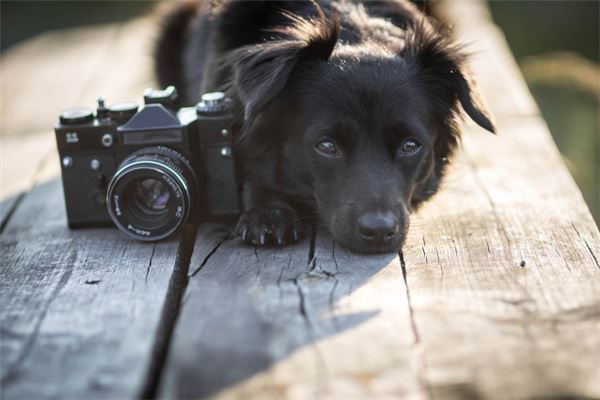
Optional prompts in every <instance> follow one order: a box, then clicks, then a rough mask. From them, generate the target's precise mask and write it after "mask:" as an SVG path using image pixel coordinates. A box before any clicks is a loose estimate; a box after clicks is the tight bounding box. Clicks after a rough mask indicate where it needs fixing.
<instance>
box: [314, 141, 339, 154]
mask: <svg viewBox="0 0 600 400" xmlns="http://www.w3.org/2000/svg"><path fill="white" fill-rule="evenodd" d="M315 147H316V148H317V150H318V151H319V153H323V154H325V155H328V156H333V155H336V154H338V149H337V148H336V147H335V144H334V143H333V142H332V141H331V140H321V141H320V142H319V143H317V145H316V146H315Z"/></svg>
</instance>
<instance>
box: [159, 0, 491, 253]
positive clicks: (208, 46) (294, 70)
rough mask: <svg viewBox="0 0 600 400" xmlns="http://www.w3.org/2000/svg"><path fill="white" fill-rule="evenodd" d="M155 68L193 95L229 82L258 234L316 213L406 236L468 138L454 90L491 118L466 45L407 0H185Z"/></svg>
mask: <svg viewBox="0 0 600 400" xmlns="http://www.w3.org/2000/svg"><path fill="white" fill-rule="evenodd" d="M156 67H157V72H158V78H159V81H160V83H161V84H162V85H168V84H174V85H176V86H177V87H178V88H179V89H180V91H182V92H183V96H184V101H185V102H187V103H190V104H193V103H195V102H196V101H198V97H199V96H200V94H201V93H203V92H205V91H214V90H220V89H221V90H222V89H224V88H226V90H228V91H229V92H230V95H231V96H232V97H233V98H234V99H235V100H236V103H237V104H238V106H239V110H238V112H239V115H240V127H241V128H240V129H241V130H240V132H241V135H240V145H239V148H238V149H237V153H238V157H240V158H241V159H242V160H243V162H242V163H243V166H244V175H245V176H244V180H245V187H244V196H245V201H246V207H247V208H246V210H247V211H246V212H245V213H244V214H243V215H242V216H241V218H240V220H239V222H238V225H237V227H236V232H237V233H238V235H239V236H240V237H241V238H242V239H243V240H244V241H246V242H251V243H254V244H284V243H289V242H292V241H296V240H297V239H298V234H299V231H300V221H303V220H304V219H306V218H309V217H316V219H317V220H318V221H319V222H320V223H321V224H322V225H323V226H325V227H326V228H327V229H329V231H330V232H331V233H332V235H333V237H334V238H335V239H336V240H338V241H339V242H341V243H342V244H344V245H346V246H348V247H350V248H352V249H355V250H358V251H363V252H381V251H392V250H397V249H398V248H399V247H400V246H401V245H402V243H403V240H404V238H405V235H406V232H407V229H408V223H409V221H408V219H409V212H410V211H411V210H413V209H414V208H415V207H416V206H417V205H418V204H419V203H421V202H422V201H424V200H426V199H427V198H429V197H430V196H431V195H432V194H433V193H435V192H436V190H437V188H438V185H439V182H440V179H441V177H442V174H443V172H444V166H445V164H446V163H447V159H448V157H449V156H450V155H451V153H452V151H453V149H454V147H455V146H456V144H457V141H458V138H459V131H458V129H457V116H458V114H459V110H458V103H460V104H461V105H462V108H463V110H464V111H465V112H466V113H467V114H468V115H469V116H470V117H471V118H472V119H473V120H474V121H475V122H477V123H478V124H479V125H480V126H482V127H483V128H485V129H487V130H489V131H492V132H494V130H495V128H494V125H493V123H492V118H491V116H490V113H489V111H488V109H487V107H486V106H485V104H484V103H483V102H482V100H481V98H480V96H479V94H478V92H477V89H476V88H475V86H474V84H473V81H472V79H471V77H470V75H469V72H468V71H467V70H466V68H465V57H464V55H463V54H462V53H461V52H460V50H459V49H458V48H457V46H456V45H454V44H453V43H452V42H451V41H450V40H449V39H448V37H447V36H445V35H444V34H442V33H441V32H440V31H439V30H437V29H436V28H434V27H433V25H432V24H431V23H430V22H429V21H428V20H427V19H426V17H425V16H424V15H423V14H422V13H421V12H420V11H418V9H417V8H416V7H414V6H413V5H412V4H410V3H408V2H404V1H400V0H383V1H369V2H365V3H357V2H351V1H343V0H340V1H332V2H325V1H319V2H318V3H317V2H314V1H281V2H275V1H253V2H238V1H234V2H224V3H215V2H212V3H205V2H198V3H189V2H188V3H185V4H183V5H181V4H180V5H179V6H178V7H176V9H175V10H174V11H172V12H171V13H170V14H168V15H167V16H166V18H165V26H164V29H163V31H162V36H161V37H160V39H159V41H158V46H157V52H156Z"/></svg>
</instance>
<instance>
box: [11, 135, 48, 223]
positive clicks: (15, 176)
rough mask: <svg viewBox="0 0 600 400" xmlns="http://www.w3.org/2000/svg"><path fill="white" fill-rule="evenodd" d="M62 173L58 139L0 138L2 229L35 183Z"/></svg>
mask: <svg viewBox="0 0 600 400" xmlns="http://www.w3.org/2000/svg"><path fill="white" fill-rule="evenodd" d="M59 173H60V169H59V164H58V157H57V155H56V149H55V144H54V138H53V137H52V136H51V135H50V134H48V133H38V134H32V135H28V136H25V137H2V136H0V227H1V228H2V229H3V228H4V226H5V224H6V222H7V219H8V218H9V216H10V215H11V213H12V212H13V211H14V209H15V207H16V206H17V204H18V203H19V201H20V200H21V199H22V195H23V194H24V193H26V192H27V191H29V190H30V189H31V187H32V186H33V185H34V184H35V182H38V181H40V180H44V179H47V178H49V177H51V176H55V175H56V174H59ZM2 229H0V232H2Z"/></svg>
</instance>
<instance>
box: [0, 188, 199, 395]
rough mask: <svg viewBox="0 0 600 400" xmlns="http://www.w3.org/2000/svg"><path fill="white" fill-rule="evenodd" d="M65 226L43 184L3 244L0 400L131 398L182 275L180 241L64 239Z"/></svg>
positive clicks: (88, 234) (94, 235)
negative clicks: (172, 287)
mask: <svg viewBox="0 0 600 400" xmlns="http://www.w3.org/2000/svg"><path fill="white" fill-rule="evenodd" d="M65 218H66V217H65V212H64V206H63V200H62V188H61V185H60V182H59V181H58V180H54V181H51V182H47V183H43V184H40V185H37V186H36V187H35V188H34V189H33V190H32V191H31V193H29V194H28V195H27V196H26V197H25V198H24V200H23V201H22V202H21V204H20V205H19V207H18V208H17V210H16V211H15V213H14V215H13V216H12V218H11V220H10V221H9V223H8V225H7V226H6V228H5V230H4V232H3V233H2V235H1V236H0V247H1V248H2V255H1V256H0V265H2V268H1V269H0V302H1V303H2V305H3V306H2V309H1V311H0V326H1V327H2V328H1V335H2V338H1V339H2V340H1V341H0V342H1V343H0V355H1V357H0V359H1V365H2V368H1V370H2V395H3V398H107V397H110V398H115V397H134V396H136V395H137V394H138V392H140V391H141V390H144V388H143V384H144V383H145V382H146V380H147V376H146V375H147V373H148V369H149V366H150V364H151V363H152V355H153V352H154V349H153V348H154V346H155V344H156V343H157V341H159V340H160V339H161V338H160V337H159V333H160V332H159V331H160V328H161V327H160V323H161V313H162V311H163V309H168V308H170V307H172V305H171V304H169V301H170V299H171V298H172V297H173V296H168V291H169V287H170V284H176V283H177V280H181V278H180V277H178V275H182V274H183V277H185V273H186V271H187V262H188V260H189V257H188V258H187V259H186V255H185V245H184V243H185V240H184V238H183V237H182V236H181V235H180V236H178V237H176V238H174V239H172V240H170V241H166V242H161V243H159V244H145V243H140V242H135V241H133V240H129V239H127V238H125V237H124V236H123V235H122V234H120V233H119V232H118V231H116V230H115V229H112V228H106V229H89V230H79V231H70V230H69V229H68V228H67V227H66V219H65ZM172 281H174V282H173V283H172ZM179 286H181V285H179ZM179 289H180V288H179Z"/></svg>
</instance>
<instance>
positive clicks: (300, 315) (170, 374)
mask: <svg viewBox="0 0 600 400" xmlns="http://www.w3.org/2000/svg"><path fill="white" fill-rule="evenodd" d="M211 237H212V236H211V232H210V230H207V229H205V228H201V230H200V232H199V234H198V237H197V239H196V247H195V250H194V255H193V259H192V263H191V268H190V271H193V270H194V268H195V269H197V270H198V272H197V273H196V275H194V276H193V277H191V278H190V282H189V286H188V290H187V292H186V294H185V295H184V300H183V305H182V307H183V312H182V315H181V316H180V319H179V322H178V327H177V331H176V334H175V337H174V348H173V349H172V352H171V357H170V360H169V363H168V365H167V372H166V376H165V387H163V389H164V388H166V390H163V392H162V393H161V395H162V396H163V397H165V398H193V397H205V396H209V395H213V394H215V393H217V392H219V391H222V390H224V389H231V388H235V383H237V382H239V381H241V380H246V379H249V378H252V377H253V376H255V375H259V374H260V373H261V372H264V371H268V370H269V368H270V367H271V366H272V365H274V364H276V363H279V362H280V361H282V360H285V361H286V362H291V363H292V365H291V368H290V369H289V370H288V372H289V373H293V370H294V369H295V368H304V375H305V376H304V378H305V377H306V373H307V370H313V371H315V373H316V375H322V376H321V377H319V376H315V379H317V380H318V379H326V378H327V375H328V374H329V373H331V372H332V371H329V369H330V367H328V365H327V364H329V363H330V362H329V359H330V358H332V357H333V358H335V359H337V361H338V363H337V365H338V366H339V365H342V364H343V359H344V358H345V357H348V354H346V355H344V354H339V353H335V352H334V353H331V354H325V353H322V352H321V351H320V350H319V342H321V341H324V340H327V339H328V338H332V337H335V336H338V335H339V337H342V338H343V337H344V335H343V334H344V333H345V332H348V331H351V330H356V329H358V328H359V327H360V326H361V325H363V324H366V323H368V322H369V321H371V320H373V319H377V318H376V317H377V316H378V315H379V314H380V312H381V309H380V308H378V307H377V305H376V304H374V303H373V302H372V299H373V296H372V294H373V291H377V290H381V291H382V293H381V296H382V297H385V294H386V291H389V290H392V291H394V292H396V290H397V292H396V293H395V295H396V298H395V301H396V302H398V301H399V302H400V303H402V299H403V294H404V288H403V287H402V285H398V283H399V282H398V279H400V280H402V271H401V267H400V264H399V260H398V255H397V254H386V255H375V256H373V255H371V256H360V255H356V254H352V253H350V252H348V251H347V250H345V249H341V248H337V249H336V247H335V246H336V245H335V242H334V241H333V240H332V239H331V238H329V237H328V236H326V235H321V234H319V236H318V238H317V240H316V241H310V242H314V244H313V243H310V242H309V241H305V242H303V243H300V244H298V245H296V246H292V247H288V248H277V249H275V248H273V249H269V248H253V247H249V246H244V245H241V244H239V243H238V242H237V241H232V240H226V241H223V242H220V243H217V244H216V245H215V243H211V239H210V238H211ZM378 275H381V276H380V277H379V279H376V277H377V276H378ZM394 275H395V277H396V279H394ZM367 282H369V283H370V285H367V286H368V287H363V285H365V284H366V283H367ZM361 289H363V290H368V291H370V292H371V296H370V299H371V300H370V301H366V302H365V304H362V305H361V304H353V305H349V304H345V305H344V304H343V303H344V301H343V299H344V298H348V297H349V296H350V295H351V294H352V293H354V292H357V291H358V292H359V291H361ZM360 297H361V296H360V295H356V294H355V295H353V298H354V300H356V299H360ZM364 298H365V299H367V298H368V296H365V297H364ZM387 322H388V323H392V324H393V323H394V322H395V321H394V320H391V321H387ZM400 329H401V327H400ZM381 333H382V334H384V333H385V330H384V331H382V332H381ZM411 334H412V333H411V330H410V328H408V329H406V330H405V331H400V330H399V331H398V332H397V335H398V341H397V343H396V344H397V345H402V343H403V342H404V343H407V342H408V343H410V342H412V336H411ZM402 336H406V337H407V339H408V340H407V341H406V340H402ZM366 338H367V336H365V339H366ZM369 339H370V340H375V341H376V340H377V335H372V336H370V337H369ZM360 345H361V343H355V346H360ZM365 346H366V344H365ZM366 347H368V346H366ZM296 353H297V354H296ZM360 353H361V352H360V351H357V352H356V354H353V355H352V356H356V355H360ZM286 359H288V360H286ZM348 367H352V363H349V364H348ZM364 368H365V371H367V370H368V367H367V366H364ZM271 383H272V387H270V388H268V389H271V390H272V389H273V387H276V385H277V382H276V379H275V382H271ZM299 383H301V382H299ZM288 389H289V388H288V387H286V388H285V389H284V388H282V391H284V390H285V391H287V390H288ZM282 393H283V392H282ZM282 393H279V394H282ZM274 394H276V393H274ZM240 395H241V396H242V397H243V394H240Z"/></svg>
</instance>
